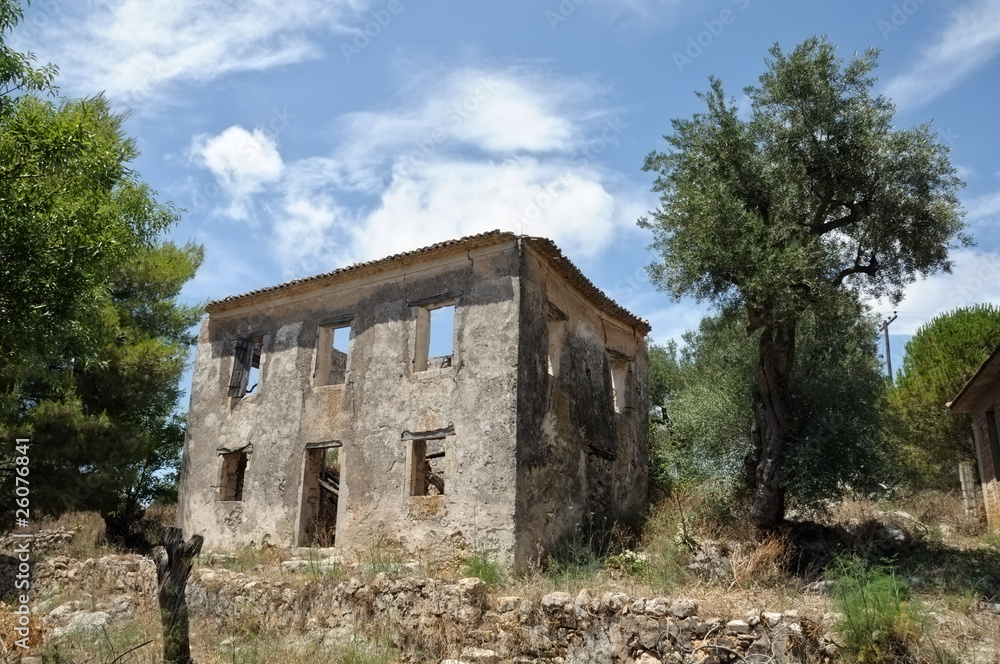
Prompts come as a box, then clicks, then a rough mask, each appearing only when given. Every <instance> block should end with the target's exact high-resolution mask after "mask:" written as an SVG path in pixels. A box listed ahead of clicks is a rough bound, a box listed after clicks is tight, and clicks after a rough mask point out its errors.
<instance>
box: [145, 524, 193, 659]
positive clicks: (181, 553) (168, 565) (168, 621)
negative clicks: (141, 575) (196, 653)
mask: <svg viewBox="0 0 1000 664" xmlns="http://www.w3.org/2000/svg"><path fill="white" fill-rule="evenodd" d="M163 541H164V545H163V546H158V547H156V548H154V549H153V561H154V562H155V563H156V579H157V581H158V583H159V585H158V586H157V591H156V594H157V598H158V599H159V601H160V622H161V623H162V624H163V662H164V664H192V660H191V642H190V638H189V635H188V607H187V601H186V600H185V599H184V587H185V586H186V585H187V580H188V575H190V574H191V559H192V558H194V557H195V556H196V555H198V552H199V551H201V545H202V542H203V541H204V540H203V538H202V536H201V535H195V536H194V537H192V538H191V540H190V541H188V542H184V539H183V534H182V532H181V529H180V528H175V527H172V526H171V527H168V528H167V529H166V533H165V535H164V538H163Z"/></svg>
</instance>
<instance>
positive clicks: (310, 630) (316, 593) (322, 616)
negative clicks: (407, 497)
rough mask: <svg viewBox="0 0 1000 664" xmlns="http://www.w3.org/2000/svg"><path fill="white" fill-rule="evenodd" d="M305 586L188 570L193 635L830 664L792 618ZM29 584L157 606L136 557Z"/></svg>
mask: <svg viewBox="0 0 1000 664" xmlns="http://www.w3.org/2000/svg"><path fill="white" fill-rule="evenodd" d="M304 576H305V575H303V574H285V573H276V574H274V573H272V574H262V573H250V574H248V573H242V572H235V571H230V570H226V569H217V568H200V569H196V570H195V571H194V573H193V574H192V576H191V580H190V582H189V584H188V603H189V605H190V607H191V611H192V619H193V626H194V628H195V629H199V630H204V629H208V630H216V631H219V632H220V633H225V632H226V631H227V630H228V629H231V628H233V627H239V628H240V629H251V630H261V631H264V630H268V631H271V630H279V631H283V632H285V633H288V634H290V635H292V634H294V635H300V636H302V637H303V638H304V639H305V640H309V641H314V640H315V641H321V642H324V643H332V642H335V641H337V640H341V639H349V638H357V637H359V636H360V637H371V636H373V635H376V634H382V635H388V636H389V637H390V638H391V639H392V640H393V641H394V642H395V645H396V646H397V647H398V648H399V650H400V651H401V652H402V653H403V654H404V655H405V656H407V657H410V658H413V660H412V661H431V662H435V663H437V662H450V663H451V664H457V663H459V662H466V663H467V664H491V663H492V664H500V663H502V662H510V663H518V664H527V663H535V662H551V663H556V662H559V663H562V664H586V663H591V662H593V663H595V664H596V663H601V664H607V663H609V662H622V663H625V662H628V663H633V662H635V663H640V664H656V663H657V662H661V663H664V662H677V663H680V662H697V663H699V664H702V663H713V662H738V661H745V662H759V663H764V662H768V663H780V662H828V661H833V660H835V659H836V646H835V645H833V643H831V641H830V640H829V638H827V637H826V636H824V626H823V625H820V624H817V623H814V622H812V621H809V620H806V619H802V618H799V617H798V616H797V615H796V614H795V612H786V613H766V612H754V613H752V614H750V615H748V616H746V617H745V619H743V620H732V621H729V622H723V621H722V620H719V619H716V618H711V617H707V616H702V615H700V613H699V606H698V603H697V602H696V601H694V600H691V599H684V598H674V599H670V598H666V597H653V598H639V597H631V596H629V595H626V594H623V593H617V592H606V593H601V594H598V593H594V592H591V591H589V590H583V591H581V592H580V593H578V594H575V595H571V594H569V593H565V592H553V593H549V594H547V595H545V596H543V597H541V598H540V599H531V598H526V597H517V596H502V595H499V596H498V595H497V594H496V593H493V592H491V591H490V590H489V588H488V587H487V585H486V584H485V583H483V582H482V581H480V580H479V579H474V578H468V579H462V580H459V581H455V582H448V581H442V580H439V579H426V578H417V577H401V578H400V577H390V576H387V575H386V574H378V575H376V576H375V577H373V578H370V579H360V578H350V579H348V580H345V581H335V580H333V579H329V578H304ZM37 577H38V579H39V581H40V582H42V583H43V584H53V583H55V584H60V585H61V584H67V583H84V581H85V580H86V581H87V582H97V583H99V584H100V585H102V586H104V587H107V588H109V589H110V588H113V589H114V590H115V591H116V592H125V593H128V594H129V595H131V596H133V597H135V599H136V601H139V600H140V598H145V601H149V602H155V595H154V593H155V578H156V574H155V569H154V568H153V565H152V563H151V562H150V561H148V560H146V559H143V558H139V557H137V556H107V557H104V558H100V559H98V560H87V561H82V562H81V561H75V560H71V559H67V558H54V559H50V560H47V561H44V562H42V563H40V564H39V565H38V572H37ZM72 609H73V607H69V608H61V607H51V608H50V609H49V610H50V611H51V612H53V613H56V614H57V617H58V618H59V620H58V621H57V622H58V623H59V624H68V623H69V621H71V620H73V619H74V616H73V613H72ZM109 614H111V618H112V619H113V618H114V614H113V612H112V611H110V610H109ZM50 622H53V621H50Z"/></svg>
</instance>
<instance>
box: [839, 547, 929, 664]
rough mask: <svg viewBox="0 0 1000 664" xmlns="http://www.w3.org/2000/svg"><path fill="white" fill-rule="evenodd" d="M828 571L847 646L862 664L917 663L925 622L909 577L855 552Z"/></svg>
mask: <svg viewBox="0 0 1000 664" xmlns="http://www.w3.org/2000/svg"><path fill="white" fill-rule="evenodd" d="M829 575H830V577H831V579H832V580H833V581H834V585H833V596H834V604H835V606H836V608H837V610H838V611H839V612H840V613H841V614H842V615H843V618H841V619H840V620H839V621H838V623H837V630H838V631H839V632H840V634H841V635H842V637H843V639H844V643H845V647H846V650H847V651H848V652H850V653H852V654H853V655H854V656H855V657H856V658H857V661H858V662H860V663H861V664H882V663H889V662H915V661H916V658H915V657H916V655H915V652H916V646H917V644H918V642H919V640H920V635H921V633H922V631H923V627H924V624H923V616H922V615H921V612H920V608H919V605H918V603H917V602H916V601H915V600H913V599H911V597H910V588H909V585H908V584H907V583H906V581H904V580H902V579H900V578H899V577H897V576H896V575H895V574H894V572H893V570H892V568H889V567H884V566H881V565H869V564H867V563H865V562H864V561H862V560H861V559H859V558H856V557H853V556H847V557H843V558H840V559H838V560H837V562H836V564H835V565H834V566H833V568H832V570H831V571H830V573H829Z"/></svg>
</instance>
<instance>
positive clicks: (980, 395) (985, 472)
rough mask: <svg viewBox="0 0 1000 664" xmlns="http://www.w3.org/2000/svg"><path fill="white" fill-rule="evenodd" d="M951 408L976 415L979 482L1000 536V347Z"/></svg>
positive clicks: (993, 527) (989, 516) (990, 521)
mask: <svg viewBox="0 0 1000 664" xmlns="http://www.w3.org/2000/svg"><path fill="white" fill-rule="evenodd" d="M948 408H950V409H951V411H952V412H953V413H969V414H970V415H972V434H973V437H974V440H975V445H976V461H977V463H978V465H979V481H980V482H981V483H982V487H983V502H984V503H985V504H986V521H987V524H988V525H989V528H990V529H991V530H996V531H998V532H1000V433H998V430H1000V420H998V419H997V410H1000V346H997V347H996V349H995V350H994V351H993V353H992V354H991V355H990V356H989V357H988V358H986V361H985V362H983V364H982V366H980V367H979V370H978V371H976V373H975V375H974V376H973V377H972V378H970V379H969V382H968V383H966V384H965V386H964V387H963V388H962V391H961V392H959V393H958V396H956V397H955V398H954V399H953V400H952V401H949V402H948Z"/></svg>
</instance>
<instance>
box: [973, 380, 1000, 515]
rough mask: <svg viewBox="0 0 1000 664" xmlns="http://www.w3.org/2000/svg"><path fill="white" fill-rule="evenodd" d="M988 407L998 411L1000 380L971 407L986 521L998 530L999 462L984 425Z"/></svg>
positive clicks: (999, 497) (999, 507)
mask: <svg viewBox="0 0 1000 664" xmlns="http://www.w3.org/2000/svg"><path fill="white" fill-rule="evenodd" d="M990 409H993V410H994V411H1000V382H998V383H997V384H996V385H994V386H993V389H992V390H991V391H990V393H989V395H988V396H986V397H985V398H983V400H982V402H981V403H979V404H977V405H976V407H975V408H973V409H972V421H973V431H974V433H975V442H976V456H977V460H978V462H979V479H980V482H981V484H982V487H983V502H984V504H985V507H986V522H987V524H988V527H989V529H990V530H996V531H1000V481H997V474H998V473H997V472H996V465H995V464H1000V459H994V458H993V455H992V453H991V450H990V443H989V432H988V430H987V426H986V416H987V415H986V414H987V411H989V410H990ZM998 424H1000V423H998Z"/></svg>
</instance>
